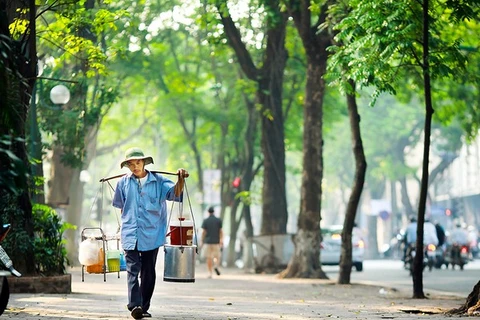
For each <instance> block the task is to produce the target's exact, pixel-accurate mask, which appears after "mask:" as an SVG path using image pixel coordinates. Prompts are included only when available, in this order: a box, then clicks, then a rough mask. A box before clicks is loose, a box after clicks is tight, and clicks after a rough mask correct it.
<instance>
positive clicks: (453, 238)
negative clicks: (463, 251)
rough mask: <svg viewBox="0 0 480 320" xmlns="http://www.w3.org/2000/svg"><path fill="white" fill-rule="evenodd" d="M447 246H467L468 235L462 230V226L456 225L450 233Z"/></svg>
mask: <svg viewBox="0 0 480 320" xmlns="http://www.w3.org/2000/svg"><path fill="white" fill-rule="evenodd" d="M448 243H449V244H455V243H456V244H459V245H467V244H468V233H467V230H465V229H464V228H462V225H461V224H460V223H458V224H457V225H456V227H455V229H453V230H452V231H451V232H450V236H449V237H448Z"/></svg>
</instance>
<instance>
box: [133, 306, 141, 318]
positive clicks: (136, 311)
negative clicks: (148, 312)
mask: <svg viewBox="0 0 480 320" xmlns="http://www.w3.org/2000/svg"><path fill="white" fill-rule="evenodd" d="M130 314H131V315H132V317H133V319H142V318H143V310H142V307H140V306H138V307H135V308H133V309H132V312H131V313H130Z"/></svg>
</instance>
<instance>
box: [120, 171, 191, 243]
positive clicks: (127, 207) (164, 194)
mask: <svg viewBox="0 0 480 320" xmlns="http://www.w3.org/2000/svg"><path fill="white" fill-rule="evenodd" d="M174 187H175V183H174V182H173V181H171V180H169V179H167V178H165V177H163V176H162V175H160V174H157V173H152V172H149V171H148V170H147V180H146V182H145V183H144V185H143V186H140V183H139V181H138V179H137V178H136V177H135V176H134V175H133V174H132V173H131V172H130V173H128V174H127V175H125V176H123V177H122V178H121V179H120V181H119V182H118V183H117V187H116V189H115V194H114V197H113V201H112V205H113V206H114V207H115V208H118V209H120V210H122V225H121V229H120V234H121V243H122V247H123V249H124V250H134V249H135V246H137V250H139V251H148V250H153V249H156V248H159V247H160V246H162V245H164V244H165V235H166V231H167V224H168V219H167V203H166V201H167V200H171V201H181V200H182V197H175V192H174Z"/></svg>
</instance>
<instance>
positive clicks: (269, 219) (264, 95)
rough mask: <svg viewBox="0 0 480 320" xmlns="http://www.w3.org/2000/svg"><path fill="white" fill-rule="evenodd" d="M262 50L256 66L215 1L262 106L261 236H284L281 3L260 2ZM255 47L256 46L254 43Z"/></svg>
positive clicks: (284, 22)
mask: <svg viewBox="0 0 480 320" xmlns="http://www.w3.org/2000/svg"><path fill="white" fill-rule="evenodd" d="M260 3H261V5H262V6H263V8H264V14H263V15H262V16H263V18H262V19H263V20H264V21H263V23H264V30H265V31H264V32H265V34H264V36H265V42H266V44H265V47H264V53H263V54H262V57H263V58H262V59H261V61H260V63H259V65H260V66H258V67H257V66H256V64H255V59H254V58H253V56H254V55H253V54H252V53H250V52H249V51H248V46H247V45H246V43H245V42H244V41H243V40H242V35H241V32H240V30H239V28H238V27H237V25H236V24H235V21H234V20H233V19H232V16H231V15H230V11H229V7H228V4H229V3H228V2H224V1H215V6H216V7H217V10H218V14H219V15H220V21H221V23H222V25H223V29H224V33H225V37H226V39H227V41H228V43H229V45H230V46H231V47H232V49H233V50H234V52H235V54H236V58H237V60H238V62H239V64H240V66H241V68H242V71H243V73H244V74H245V76H246V77H247V78H248V79H250V80H252V81H254V82H256V84H257V91H256V103H257V104H258V105H259V106H261V108H262V109H261V111H260V114H261V120H260V121H261V128H262V129H261V132H262V134H261V146H262V154H263V169H264V171H263V188H262V227H261V231H260V233H261V234H263V235H269V234H285V233H286V229H287V219H288V212H287V199H286V190H285V187H286V186H285V141H284V139H285V133H284V114H283V109H282V92H283V78H284V70H285V66H286V61H287V50H286V48H285V36H286V25H287V14H286V13H284V12H282V11H281V10H280V1H277V0H267V1H261V2H260ZM254 45H256V44H254Z"/></svg>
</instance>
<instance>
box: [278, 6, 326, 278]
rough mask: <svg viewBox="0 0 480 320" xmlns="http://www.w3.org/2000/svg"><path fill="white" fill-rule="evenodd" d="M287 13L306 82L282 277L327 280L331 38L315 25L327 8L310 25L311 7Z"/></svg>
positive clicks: (319, 21)
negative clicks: (323, 253)
mask: <svg viewBox="0 0 480 320" xmlns="http://www.w3.org/2000/svg"><path fill="white" fill-rule="evenodd" d="M296 5H297V6H295V7H289V6H288V5H287V9H288V11H289V13H290V15H291V16H292V17H293V20H294V23H295V27H296V28H297V31H298V34H299V35H300V37H301V39H302V43H303V47H304V48H305V52H306V56H307V75H306V76H307V80H306V87H305V100H304V125H303V173H302V187H301V195H300V198H301V199H300V213H299V215H298V231H297V234H296V235H295V237H294V245H295V250H294V254H293V256H292V258H291V260H290V262H289V264H288V267H287V269H286V270H285V271H284V272H282V276H284V277H288V278H292V277H302V278H327V276H326V274H325V273H324V272H323V270H322V267H321V263H320V258H321V257H320V234H321V231H320V220H321V216H320V209H321V199H322V179H323V159H322V155H323V135H322V134H323V132H322V129H323V123H322V118H323V98H324V95H325V80H324V79H323V76H324V74H325V72H326V68H327V59H328V53H327V50H326V49H327V47H328V46H329V45H330V43H331V35H330V34H329V33H328V31H327V30H322V31H319V30H318V28H317V25H319V24H321V23H323V22H325V19H326V10H327V5H324V6H323V7H322V8H321V10H320V11H321V12H320V13H319V16H318V17H316V18H317V20H318V21H317V23H316V24H315V25H313V26H312V25H311V22H312V17H311V12H310V8H309V6H310V3H309V2H308V1H302V2H301V3H299V4H296Z"/></svg>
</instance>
